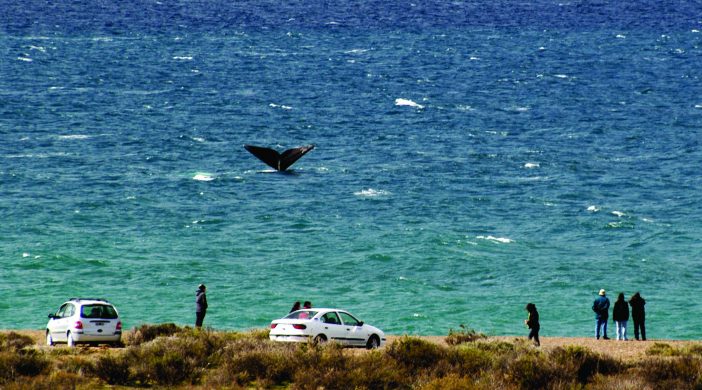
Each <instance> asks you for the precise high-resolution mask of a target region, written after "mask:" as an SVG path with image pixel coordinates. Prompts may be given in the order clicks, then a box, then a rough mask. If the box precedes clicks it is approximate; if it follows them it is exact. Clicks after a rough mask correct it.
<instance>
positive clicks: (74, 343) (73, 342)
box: [66, 332, 76, 348]
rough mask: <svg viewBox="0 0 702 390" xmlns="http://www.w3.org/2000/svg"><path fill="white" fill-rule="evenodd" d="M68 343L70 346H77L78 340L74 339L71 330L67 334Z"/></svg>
mask: <svg viewBox="0 0 702 390" xmlns="http://www.w3.org/2000/svg"><path fill="white" fill-rule="evenodd" d="M66 344H67V345H68V346H69V347H70V348H73V347H75V346H76V341H75V340H73V335H72V334H71V332H68V333H67V334H66Z"/></svg>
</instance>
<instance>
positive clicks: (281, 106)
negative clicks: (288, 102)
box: [268, 103, 292, 110]
mask: <svg viewBox="0 0 702 390" xmlns="http://www.w3.org/2000/svg"><path fill="white" fill-rule="evenodd" d="M268 106H269V107H272V108H280V109H281V110H292V107H291V106H285V105H282V104H275V103H271V104H269V105H268Z"/></svg>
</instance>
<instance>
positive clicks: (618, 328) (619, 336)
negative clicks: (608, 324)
mask: <svg viewBox="0 0 702 390" xmlns="http://www.w3.org/2000/svg"><path fill="white" fill-rule="evenodd" d="M614 324H615V325H616V326H617V340H621V337H622V322H621V321H614Z"/></svg>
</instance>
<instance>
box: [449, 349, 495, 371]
mask: <svg viewBox="0 0 702 390" xmlns="http://www.w3.org/2000/svg"><path fill="white" fill-rule="evenodd" d="M447 360H448V362H449V364H450V365H451V366H452V367H453V368H454V370H455V371H456V372H457V374H459V375H461V376H463V375H478V374H480V373H481V372H482V371H484V370H487V369H489V368H490V367H491V366H492V364H493V353H491V352H488V351H486V350H484V349H480V348H478V347H477V346H476V345H474V344H472V345H469V344H464V345H461V346H459V347H457V348H451V349H449V351H448V353H447Z"/></svg>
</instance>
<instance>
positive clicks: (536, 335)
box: [529, 328, 541, 347]
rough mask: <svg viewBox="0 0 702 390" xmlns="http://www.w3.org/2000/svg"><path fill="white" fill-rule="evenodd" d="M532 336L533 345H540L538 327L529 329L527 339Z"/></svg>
mask: <svg viewBox="0 0 702 390" xmlns="http://www.w3.org/2000/svg"><path fill="white" fill-rule="evenodd" d="M532 338H533V339H534V345H536V346H537V347H538V346H540V345H541V342H540V341H539V329H538V328H536V329H533V328H532V329H531V330H530V331H529V340H531V339H532Z"/></svg>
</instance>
